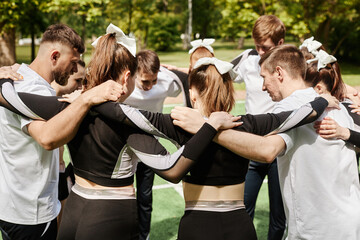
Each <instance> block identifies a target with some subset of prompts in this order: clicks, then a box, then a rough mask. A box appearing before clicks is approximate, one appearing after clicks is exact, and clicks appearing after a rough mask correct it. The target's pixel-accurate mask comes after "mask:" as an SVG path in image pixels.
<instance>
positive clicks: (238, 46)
mask: <svg viewBox="0 0 360 240" xmlns="http://www.w3.org/2000/svg"><path fill="white" fill-rule="evenodd" d="M244 42H245V37H240V38H239V41H238V45H237V47H236V48H237V49H242V48H243V46H244Z"/></svg>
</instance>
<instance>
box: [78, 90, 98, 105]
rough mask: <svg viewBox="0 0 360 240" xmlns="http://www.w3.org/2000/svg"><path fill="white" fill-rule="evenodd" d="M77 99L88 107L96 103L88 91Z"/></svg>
mask: <svg viewBox="0 0 360 240" xmlns="http://www.w3.org/2000/svg"><path fill="white" fill-rule="evenodd" d="M75 101H76V102H79V103H80V105H82V106H84V107H87V108H91V107H92V106H93V105H94V103H93V101H92V98H91V96H89V95H88V94H87V92H85V93H83V94H81V95H80V96H79V97H78V98H77V99H76V100H75Z"/></svg>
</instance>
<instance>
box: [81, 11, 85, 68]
mask: <svg viewBox="0 0 360 240" xmlns="http://www.w3.org/2000/svg"><path fill="white" fill-rule="evenodd" d="M81 20H82V23H81V25H82V27H81V38H82V40H83V41H84V44H85V43H86V15H85V14H84V15H82V16H81ZM85 48H86V44H85ZM85 50H86V49H85ZM81 60H83V61H84V60H85V54H81Z"/></svg>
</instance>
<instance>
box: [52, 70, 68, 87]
mask: <svg viewBox="0 0 360 240" xmlns="http://www.w3.org/2000/svg"><path fill="white" fill-rule="evenodd" d="M53 76H54V79H55V82H56V83H58V84H60V85H61V86H65V85H66V84H67V82H68V79H69V77H70V74H69V73H66V72H63V71H59V70H55V71H54V72H53Z"/></svg>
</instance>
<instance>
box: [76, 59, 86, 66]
mask: <svg viewBox="0 0 360 240" xmlns="http://www.w3.org/2000/svg"><path fill="white" fill-rule="evenodd" d="M77 64H79V65H80V66H82V67H83V68H84V67H85V62H84V61H83V60H81V59H80V60H79V61H78V62H77Z"/></svg>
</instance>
